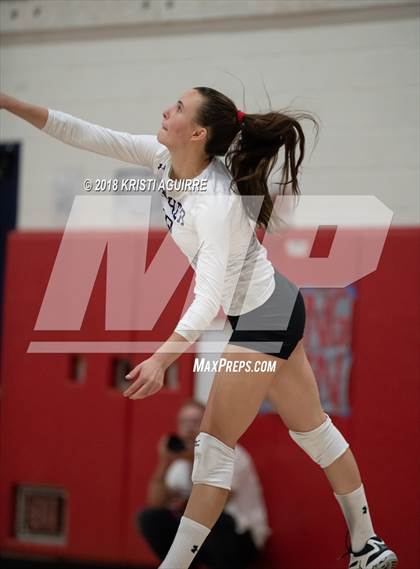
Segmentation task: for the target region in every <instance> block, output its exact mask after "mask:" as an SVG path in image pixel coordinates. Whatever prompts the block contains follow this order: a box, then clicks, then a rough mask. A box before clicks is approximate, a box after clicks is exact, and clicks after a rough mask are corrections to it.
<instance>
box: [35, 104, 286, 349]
mask: <svg viewBox="0 0 420 569" xmlns="http://www.w3.org/2000/svg"><path fill="white" fill-rule="evenodd" d="M42 130H43V131H44V132H46V133H47V134H49V135H51V136H53V137H54V138H57V139H59V140H61V141H62V142H65V143H66V144H70V145H72V146H75V147H77V148H82V149H84V150H89V151H91V152H95V153H97V154H102V155H104V156H109V157H112V158H116V159H119V160H122V161H125V162H131V163H134V164H139V165H141V166H145V167H148V168H150V169H151V170H152V172H153V174H154V176H155V177H156V180H157V182H160V181H165V180H168V179H169V172H170V169H171V155H170V152H169V150H168V149H167V147H166V146H164V145H163V144H161V143H160V142H159V141H158V140H157V137H156V136H155V135H151V134H130V133H127V132H119V131H115V130H111V129H109V128H105V127H102V126H99V125H96V124H92V123H89V122H87V121H84V120H82V119H79V118H76V117H74V116H72V115H70V114H68V113H64V112H62V111H58V110H52V109H48V119H47V122H46V124H45V125H44V127H43V128H42ZM193 180H207V184H206V187H207V189H206V191H198V192H197V191H177V190H168V189H166V190H165V189H164V190H163V191H161V199H162V207H163V210H164V216H165V221H166V224H167V226H168V229H169V231H170V232H171V235H172V238H173V239H174V241H175V242H176V244H177V245H178V246H179V247H180V249H181V251H182V252H183V253H184V254H185V255H186V256H187V257H188V260H189V262H190V264H191V266H192V268H193V269H194V272H195V284H194V300H193V302H192V303H191V304H190V306H189V307H188V308H187V310H186V311H185V313H184V314H183V316H182V318H181V319H180V321H179V322H178V324H177V326H176V328H175V332H177V333H178V334H180V335H181V336H183V337H184V338H185V339H186V340H188V341H189V342H191V343H193V342H195V341H196V340H197V339H198V337H199V336H200V335H201V333H202V332H203V331H204V330H206V329H207V328H208V326H209V325H210V323H211V322H212V320H213V319H214V318H215V317H216V316H217V314H218V312H219V309H220V306H222V308H223V310H224V312H225V314H229V315H232V316H237V315H240V314H244V313H246V312H249V311H250V310H253V309H255V308H257V307H258V306H260V305H261V304H263V303H264V302H265V301H266V300H267V299H268V298H269V297H270V295H271V294H272V293H273V291H274V286H275V281H274V268H273V265H272V263H271V262H270V261H269V260H268V259H267V251H266V249H265V247H264V246H263V245H261V243H260V242H259V241H258V239H257V237H256V235H255V223H254V222H252V221H251V220H250V218H249V217H248V215H247V214H246V211H245V209H244V206H243V203H242V200H241V197H240V196H239V195H238V194H236V193H234V192H233V191H232V189H230V184H231V180H232V176H231V174H230V172H229V170H228V168H227V167H226V165H225V164H224V162H223V161H222V160H220V158H218V157H215V158H213V160H212V161H211V162H210V163H209V165H208V166H207V168H206V169H205V170H203V171H202V172H201V173H200V174H199V176H197V177H196V178H194V179H193ZM178 183H179V182H178Z"/></svg>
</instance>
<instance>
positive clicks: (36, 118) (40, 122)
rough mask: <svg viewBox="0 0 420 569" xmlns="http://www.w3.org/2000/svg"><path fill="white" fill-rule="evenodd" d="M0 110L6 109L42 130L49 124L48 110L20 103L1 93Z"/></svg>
mask: <svg viewBox="0 0 420 569" xmlns="http://www.w3.org/2000/svg"><path fill="white" fill-rule="evenodd" d="M0 109H5V110H6V111H9V112H10V113H13V114H14V115H16V116H17V117H20V118H21V119H24V120H25V121H28V122H29V123H31V124H33V125H34V126H36V127H37V128H42V127H43V126H44V125H45V123H46V122H47V118H48V109H46V108H45V107H38V106H37V105H31V104H30V103H25V102H24V101H19V99H15V98H14V97H10V96H9V95H6V94H5V93H0Z"/></svg>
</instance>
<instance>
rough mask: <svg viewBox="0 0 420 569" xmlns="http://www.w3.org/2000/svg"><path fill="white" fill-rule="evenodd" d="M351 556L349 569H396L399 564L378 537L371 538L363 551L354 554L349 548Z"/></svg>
mask: <svg viewBox="0 0 420 569" xmlns="http://www.w3.org/2000/svg"><path fill="white" fill-rule="evenodd" d="M348 554H350V561H349V569H395V568H396V566H397V564H398V559H397V556H396V555H395V553H394V552H393V551H391V550H390V549H389V548H388V547H387V546H386V544H385V542H384V540H383V539H381V538H380V537H379V536H378V535H374V536H372V537H371V538H369V539H368V540H367V542H366V544H365V546H364V548H363V549H362V550H361V551H357V552H354V551H352V549H351V547H348V549H347V552H346V553H345V554H344V555H342V556H341V557H344V556H345V555H348Z"/></svg>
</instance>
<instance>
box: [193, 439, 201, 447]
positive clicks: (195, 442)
mask: <svg viewBox="0 0 420 569" xmlns="http://www.w3.org/2000/svg"><path fill="white" fill-rule="evenodd" d="M199 444H200V439H198V440H196V441H194V446H195V447H198V445H199Z"/></svg>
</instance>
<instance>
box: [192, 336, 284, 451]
mask: <svg viewBox="0 0 420 569" xmlns="http://www.w3.org/2000/svg"><path fill="white" fill-rule="evenodd" d="M238 350H240V351H238ZM221 358H226V360H228V361H229V362H232V364H233V362H234V361H235V360H246V361H249V362H250V366H251V370H252V371H244V370H242V371H240V372H239V371H237V372H235V371H217V372H216V373H215V376H214V379H213V384H212V387H211V389H210V394H209V398H208V401H207V405H206V410H205V412H204V415H203V419H202V422H201V426H200V430H201V431H202V432H206V433H209V434H211V435H213V436H215V437H217V438H218V439H219V440H221V441H223V442H224V443H225V444H227V445H229V446H232V447H234V446H235V444H236V442H237V441H238V439H239V438H240V437H241V435H242V434H243V433H244V432H245V431H246V429H247V428H248V427H249V425H250V424H251V423H252V421H253V420H254V418H255V417H256V415H257V413H258V411H259V408H260V406H261V403H262V402H263V400H264V399H265V397H266V395H267V392H268V389H269V386H270V383H271V382H272V381H273V379H274V376H275V374H276V373H277V371H278V369H279V368H280V367H281V365H283V364H284V361H285V360H280V359H279V358H275V357H271V356H269V355H267V354H262V353H259V352H255V351H251V350H247V349H245V348H240V347H238V346H230V345H229V344H228V345H227V346H226V349H225V351H224V352H223V354H222V355H221ZM257 360H259V362H263V361H264V362H265V361H267V362H273V365H274V364H275V371H273V368H271V369H269V370H267V371H253V370H254V366H255V362H256V361H257ZM264 365H265V366H267V365H268V364H266V363H263V364H262V365H261V367H263V366H264Z"/></svg>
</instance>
